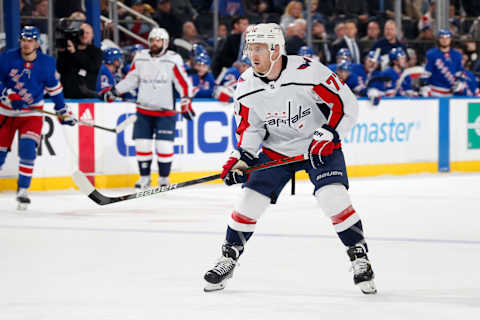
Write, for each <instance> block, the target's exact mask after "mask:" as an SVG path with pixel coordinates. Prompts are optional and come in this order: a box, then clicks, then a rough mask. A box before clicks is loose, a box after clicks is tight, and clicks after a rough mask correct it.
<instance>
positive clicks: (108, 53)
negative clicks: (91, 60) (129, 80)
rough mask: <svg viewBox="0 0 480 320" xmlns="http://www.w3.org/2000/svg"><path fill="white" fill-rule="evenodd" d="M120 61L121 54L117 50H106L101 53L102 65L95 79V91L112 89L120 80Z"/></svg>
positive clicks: (121, 58)
mask: <svg viewBox="0 0 480 320" xmlns="http://www.w3.org/2000/svg"><path fill="white" fill-rule="evenodd" d="M122 60H123V53H122V52H121V51H120V50H119V49H117V48H107V49H105V51H103V64H102V66H101V67H100V71H99V72H98V77H97V91H102V90H103V89H105V88H110V87H113V86H114V85H115V84H116V83H117V82H118V81H119V80H120V79H119V77H120V75H119V70H120V68H121V66H122Z"/></svg>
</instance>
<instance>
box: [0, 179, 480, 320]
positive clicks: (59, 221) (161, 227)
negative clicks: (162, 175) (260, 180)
mask: <svg viewBox="0 0 480 320" xmlns="http://www.w3.org/2000/svg"><path fill="white" fill-rule="evenodd" d="M239 190H240V189H239V187H230V188H227V187H225V186H223V185H220V184H217V185H199V186H195V187H189V188H184V189H180V190H175V191H171V192H167V193H165V194H161V195H157V196H152V197H148V198H141V199H136V200H130V201H125V202H121V203H117V204H112V205H107V206H103V207H101V206H98V205H96V204H95V203H94V202H92V201H91V200H90V199H88V198H87V197H85V196H84V195H82V194H80V193H78V192H77V191H74V190H71V191H64V192H32V193H31V198H32V205H31V207H30V209H29V210H28V211H26V212H21V213H19V212H17V211H16V210H15V201H14V193H13V192H2V193H0V212H1V214H0V319H1V320H4V319H5V320H16V319H28V320H41V319H45V320H47V319H48V320H57V319H58V320H77V319H78V320H80V319H81V320H86V319H88V320H92V319H95V320H98V319H101V320H103V319H112V320H125V319H141V320H145V319H148V320H150V319H227V320H229V319H242V320H250V319H279V320H281V319H327V320H332V319H335V320H342V319H348V320H352V319H355V320H356V319H381V320H385V319H388V320H390V319H435V320H438V319H475V318H477V317H478V316H479V314H480V210H479V200H480V195H479V190H480V175H479V174H438V175H420V176H409V177H382V178H368V179H351V189H350V190H351V196H352V200H353V203H354V207H355V208H356V209H357V211H358V212H359V213H360V215H361V217H362V220H363V224H364V230H365V233H366V235H367V241H368V244H369V247H370V259H371V261H372V264H373V268H374V271H375V272H376V284H377V287H378V290H379V292H378V294H377V295H375V296H367V295H363V294H362V293H361V292H360V290H359V289H358V288H357V287H355V286H354V285H353V281H352V274H351V273H349V271H348V269H349V266H350V263H349V261H348V259H347V256H346V254H345V248H344V247H343V246H342V244H341V243H340V241H339V240H338V239H337V236H336V234H335V232H334V231H333V228H332V226H331V224H330V222H329V220H328V219H327V218H326V217H325V216H324V215H323V214H322V212H321V211H320V210H319V209H318V208H317V207H316V203H315V200H314V198H313V196H312V195H311V191H312V190H311V186H310V184H309V183H308V182H304V181H302V182H297V195H296V196H290V195H289V192H288V191H289V190H288V188H287V189H286V190H285V191H284V194H282V196H281V198H280V199H279V203H278V204H277V205H275V206H272V207H271V208H270V209H269V211H268V212H267V213H266V214H265V216H264V217H263V218H262V220H261V222H260V223H259V225H258V227H257V232H256V234H255V235H254V237H253V238H252V239H251V240H250V241H249V243H248V245H247V248H246V251H245V254H244V255H243V256H242V258H241V259H240V266H239V267H238V268H237V269H236V271H235V275H234V277H233V279H231V280H230V281H229V282H228V284H227V287H226V289H225V290H224V291H220V292H215V293H204V292H203V290H202V289H203V278H202V277H203V274H204V272H205V271H206V270H207V269H208V268H209V267H211V266H212V265H213V263H214V262H215V260H216V259H217V258H218V256H219V254H220V245H221V243H222V241H223V239H224V231H225V227H226V215H227V214H228V213H230V212H231V208H232V203H233V202H234V201H235V199H236V196H237V194H238V192H239ZM131 191H132V190H126V189H124V190H119V189H116V190H102V192H103V193H106V194H123V193H130V192H131ZM477 319H478V318H477Z"/></svg>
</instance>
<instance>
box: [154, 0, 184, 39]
mask: <svg viewBox="0 0 480 320" xmlns="http://www.w3.org/2000/svg"><path fill="white" fill-rule="evenodd" d="M157 9H158V10H157V12H156V14H155V15H154V16H153V19H154V20H155V21H156V22H157V23H158V26H159V27H160V28H164V29H165V30H167V32H168V34H169V35H170V39H175V38H180V37H181V36H182V21H181V20H180V19H179V18H178V17H177V16H176V15H175V13H174V12H173V11H172V4H171V3H170V0H157ZM170 43H173V41H170Z"/></svg>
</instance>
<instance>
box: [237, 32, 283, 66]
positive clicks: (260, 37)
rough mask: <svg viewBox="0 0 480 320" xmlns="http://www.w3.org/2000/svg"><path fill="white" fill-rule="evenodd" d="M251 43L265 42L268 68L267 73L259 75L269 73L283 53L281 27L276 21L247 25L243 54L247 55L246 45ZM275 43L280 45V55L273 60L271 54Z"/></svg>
mask: <svg viewBox="0 0 480 320" xmlns="http://www.w3.org/2000/svg"><path fill="white" fill-rule="evenodd" d="M253 43H265V44H267V46H268V50H269V52H270V62H271V66H270V70H268V72H267V73H265V74H263V75H260V76H266V75H268V73H270V71H271V69H272V67H273V64H274V63H275V61H277V60H278V59H279V58H280V57H281V56H282V55H284V54H285V38H284V37H283V31H282V28H281V27H280V26H279V25H278V24H276V23H260V24H256V25H250V26H248V28H247V30H246V31H245V50H246V51H245V52H244V54H245V55H248V46H249V45H250V44H253ZM277 45H278V46H279V47H280V55H279V56H278V57H277V59H275V60H273V59H272V56H273V53H274V52H275V47H276V46H277ZM254 72H255V71H254ZM255 73H256V72H255ZM256 74H257V73H256ZM257 75H258V74H257Z"/></svg>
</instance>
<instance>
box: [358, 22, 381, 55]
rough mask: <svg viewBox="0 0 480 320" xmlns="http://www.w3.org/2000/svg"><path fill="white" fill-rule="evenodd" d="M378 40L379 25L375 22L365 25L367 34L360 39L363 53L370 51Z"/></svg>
mask: <svg viewBox="0 0 480 320" xmlns="http://www.w3.org/2000/svg"><path fill="white" fill-rule="evenodd" d="M378 39H380V24H379V23H378V21H377V20H371V21H370V22H369V23H368V24H367V34H366V35H365V36H364V37H363V38H361V39H360V41H361V42H362V46H363V50H364V52H368V51H370V50H371V48H372V46H373V44H374V43H375V42H377V41H378Z"/></svg>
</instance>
